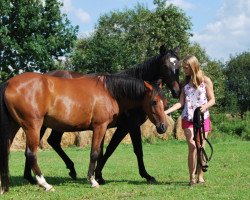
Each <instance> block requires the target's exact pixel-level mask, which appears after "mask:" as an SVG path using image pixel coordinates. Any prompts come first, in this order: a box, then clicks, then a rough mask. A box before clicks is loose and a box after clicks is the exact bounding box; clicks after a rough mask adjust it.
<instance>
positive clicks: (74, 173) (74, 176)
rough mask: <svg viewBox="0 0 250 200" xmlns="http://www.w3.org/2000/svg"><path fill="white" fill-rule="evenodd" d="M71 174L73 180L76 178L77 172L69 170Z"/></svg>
mask: <svg viewBox="0 0 250 200" xmlns="http://www.w3.org/2000/svg"><path fill="white" fill-rule="evenodd" d="M69 176H70V177H71V178H72V179H73V180H76V172H69Z"/></svg>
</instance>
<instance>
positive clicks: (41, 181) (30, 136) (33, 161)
mask: <svg viewBox="0 0 250 200" xmlns="http://www.w3.org/2000/svg"><path fill="white" fill-rule="evenodd" d="M39 130H40V127H39V128H30V127H29V128H27V129H26V128H24V131H25V133H26V145H27V147H26V151H25V156H26V159H27V162H28V165H30V166H31V169H32V171H33V173H34V174H35V177H36V180H37V183H38V185H40V186H41V187H43V188H44V189H45V190H46V191H53V190H54V189H53V187H52V185H50V184H48V183H47V182H46V180H45V178H44V177H43V175H42V173H41V170H40V169H39V166H38V163H37V149H38V145H39V139H40V134H39Z"/></svg>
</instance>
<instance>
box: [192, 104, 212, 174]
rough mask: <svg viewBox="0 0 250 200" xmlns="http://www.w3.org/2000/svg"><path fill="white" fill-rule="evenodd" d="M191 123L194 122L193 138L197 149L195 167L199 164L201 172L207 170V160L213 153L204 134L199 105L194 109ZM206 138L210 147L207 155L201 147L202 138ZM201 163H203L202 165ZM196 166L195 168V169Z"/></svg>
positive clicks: (202, 118)
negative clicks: (209, 152)
mask: <svg viewBox="0 0 250 200" xmlns="http://www.w3.org/2000/svg"><path fill="white" fill-rule="evenodd" d="M193 124H194V138H193V140H194V141H195V145H196V149H197V167H198V165H200V166H201V169H202V171H203V172H206V171H207V168H208V161H210V160H211V158H212V155H213V147H212V145H211V143H210V142H209V141H208V139H207V138H206V135H205V129H204V114H203V113H202V112H201V111H200V107H198V108H196V109H195V111H194V117H193ZM204 139H205V140H206V141H207V143H208V145H209V146H210V148H211V154H210V156H209V157H208V156H207V153H206V151H205V149H204V148H203V140H204ZM203 163H205V164H204V165H203ZM197 167H196V170H197Z"/></svg>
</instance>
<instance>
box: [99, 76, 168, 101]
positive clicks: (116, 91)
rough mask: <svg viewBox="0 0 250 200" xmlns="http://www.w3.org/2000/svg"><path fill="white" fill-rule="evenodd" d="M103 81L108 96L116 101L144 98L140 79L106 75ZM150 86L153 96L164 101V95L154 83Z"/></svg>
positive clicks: (142, 82)
mask: <svg viewBox="0 0 250 200" xmlns="http://www.w3.org/2000/svg"><path fill="white" fill-rule="evenodd" d="M104 81H105V84H106V87H107V89H108V90H109V92H110V94H111V95H112V96H113V97H114V98H115V99H117V100H119V99H121V98H127V99H130V100H142V99H143V98H144V96H145V92H146V87H145V85H144V81H143V80H142V79H137V78H134V77H131V76H127V75H118V74H106V75H104ZM151 85H152V86H153V88H154V94H159V95H160V97H161V98H162V99H165V95H164V93H163V92H162V90H161V89H160V88H159V87H158V85H157V84H156V82H154V83H151ZM154 94H153V95H154Z"/></svg>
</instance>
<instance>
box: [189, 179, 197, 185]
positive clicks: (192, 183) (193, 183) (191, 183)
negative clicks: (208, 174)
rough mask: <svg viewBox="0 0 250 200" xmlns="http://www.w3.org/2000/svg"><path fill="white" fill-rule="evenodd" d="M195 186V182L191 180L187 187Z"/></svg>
mask: <svg viewBox="0 0 250 200" xmlns="http://www.w3.org/2000/svg"><path fill="white" fill-rule="evenodd" d="M195 184H196V180H191V181H190V182H189V184H188V185H189V186H193V185H195Z"/></svg>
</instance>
